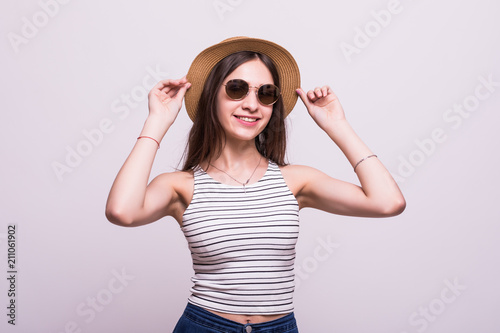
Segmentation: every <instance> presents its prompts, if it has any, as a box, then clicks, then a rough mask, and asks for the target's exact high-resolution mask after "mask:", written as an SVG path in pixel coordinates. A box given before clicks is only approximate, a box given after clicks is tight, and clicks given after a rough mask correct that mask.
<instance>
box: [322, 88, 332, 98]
mask: <svg viewBox="0 0 500 333" xmlns="http://www.w3.org/2000/svg"><path fill="white" fill-rule="evenodd" d="M329 89H330V87H328V86H323V88H321V92H322V93H323V97H325V96H328V90H329Z"/></svg>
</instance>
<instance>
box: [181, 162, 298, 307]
mask: <svg viewBox="0 0 500 333" xmlns="http://www.w3.org/2000/svg"><path fill="white" fill-rule="evenodd" d="M182 231H183V232H184V235H185V237H186V240H187V242H188V244H189V249H190V251H191V256H192V259H193V269H194V276H193V277H192V279H191V280H192V281H193V283H194V285H193V287H192V288H191V290H190V291H191V296H190V297H189V299H188V302H189V303H191V304H194V305H197V306H201V307H203V308H206V309H209V310H214V311H220V312H225V313H233V314H250V315H251V314H262V315H264V314H280V313H287V312H292V311H293V291H294V287H295V282H294V278H295V274H294V262H295V244H296V242H297V237H298V234H299V205H298V203H297V200H296V199H295V197H294V195H293V194H292V192H291V191H290V190H289V188H288V186H287V185H286V183H285V180H284V179H283V176H282V174H281V171H280V169H279V167H278V166H277V165H276V164H275V163H273V162H271V161H270V162H269V164H268V168H267V171H266V173H265V175H264V176H263V177H262V178H261V179H260V180H259V181H258V182H256V183H253V184H250V185H247V186H246V193H245V191H244V190H243V187H242V186H233V185H226V184H222V183H220V182H218V181H216V180H214V179H213V178H212V177H210V176H209V175H208V174H207V173H206V172H205V171H203V170H202V169H201V168H197V169H196V170H195V171H194V192H193V198H192V200H191V203H190V204H189V206H188V208H187V209H186V211H185V212H184V216H183V226H182Z"/></svg>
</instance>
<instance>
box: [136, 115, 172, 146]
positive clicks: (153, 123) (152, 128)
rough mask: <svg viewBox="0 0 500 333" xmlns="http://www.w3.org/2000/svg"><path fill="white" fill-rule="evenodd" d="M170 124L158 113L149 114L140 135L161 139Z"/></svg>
mask: <svg viewBox="0 0 500 333" xmlns="http://www.w3.org/2000/svg"><path fill="white" fill-rule="evenodd" d="M171 125H172V124H169V123H168V122H167V120H166V119H165V118H163V117H161V116H158V115H149V116H148V117H147V118H146V121H145V122H144V126H143V128H142V131H141V134H140V136H149V137H152V138H154V139H155V140H157V141H158V143H159V142H160V141H161V140H162V139H163V137H164V136H165V134H166V133H167V131H168V129H169V128H170V126H171Z"/></svg>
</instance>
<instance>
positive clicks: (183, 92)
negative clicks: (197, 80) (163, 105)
mask: <svg viewBox="0 0 500 333" xmlns="http://www.w3.org/2000/svg"><path fill="white" fill-rule="evenodd" d="M190 87H191V83H190V82H186V83H185V84H183V85H182V86H181V87H180V88H179V90H178V91H177V94H176V95H175V99H176V100H177V101H178V102H179V103H180V102H182V99H183V98H184V95H186V91H187V90H188V89H189V88H190Z"/></svg>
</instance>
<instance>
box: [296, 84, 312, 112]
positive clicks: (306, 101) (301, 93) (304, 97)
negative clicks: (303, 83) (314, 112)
mask: <svg viewBox="0 0 500 333" xmlns="http://www.w3.org/2000/svg"><path fill="white" fill-rule="evenodd" d="M295 91H296V92H297V94H298V95H299V97H300V99H301V100H302V103H304V105H305V106H306V108H309V107H310V106H311V101H310V99H309V96H308V94H306V93H305V92H304V90H302V88H297V89H295Z"/></svg>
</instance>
